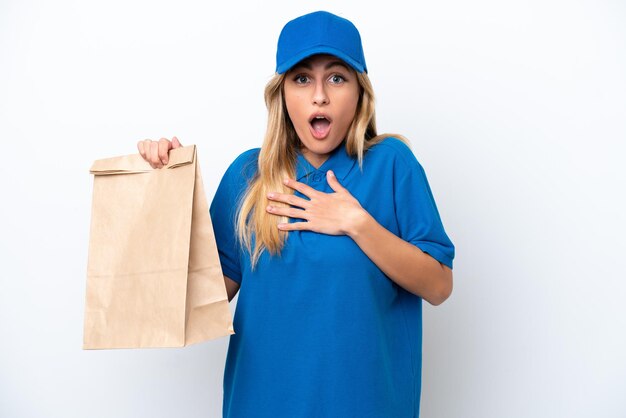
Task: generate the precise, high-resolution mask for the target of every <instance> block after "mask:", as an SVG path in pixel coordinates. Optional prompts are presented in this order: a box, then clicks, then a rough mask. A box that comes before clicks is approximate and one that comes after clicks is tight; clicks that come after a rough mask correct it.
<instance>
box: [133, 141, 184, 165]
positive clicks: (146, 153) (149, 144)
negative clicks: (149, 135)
mask: <svg viewBox="0 0 626 418" xmlns="http://www.w3.org/2000/svg"><path fill="white" fill-rule="evenodd" d="M179 147H182V145H181V143H180V142H179V141H178V138H176V137H172V140H171V141H170V140H168V139H166V138H161V139H159V140H158V141H153V140H151V139H144V140H143V141H139V142H137V149H138V150H139V154H141V156H142V157H143V159H144V160H146V161H147V162H148V163H149V164H150V166H151V167H152V168H163V166H165V165H166V164H167V162H168V161H169V152H170V150H171V149H173V148H179Z"/></svg>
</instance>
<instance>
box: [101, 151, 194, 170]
mask: <svg viewBox="0 0 626 418" xmlns="http://www.w3.org/2000/svg"><path fill="white" fill-rule="evenodd" d="M195 155H196V146H195V145H187V146H186V147H180V148H173V149H171V150H170V152H169V161H168V163H167V165H165V166H163V168H160V169H154V168H152V167H150V164H149V163H148V162H147V161H146V160H144V159H143V157H142V156H141V155H139V154H138V153H137V154H131V155H123V156H121V157H112V158H104V159H101V160H96V161H94V163H93V165H92V166H91V168H90V169H89V173H91V174H94V175H97V176H103V175H111V174H136V173H147V172H150V171H154V170H163V169H164V168H176V167H180V166H182V165H187V164H191V163H193V160H194V158H195Z"/></svg>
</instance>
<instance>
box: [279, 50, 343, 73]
mask: <svg viewBox="0 0 626 418" xmlns="http://www.w3.org/2000/svg"><path fill="white" fill-rule="evenodd" d="M316 66H321V67H324V68H326V69H328V68H331V67H334V66H340V67H343V68H345V69H346V70H348V71H352V72H354V70H353V69H352V68H351V67H350V66H349V65H348V64H347V63H346V62H345V61H343V60H342V59H340V58H338V57H336V56H334V55H329V54H316V55H312V56H310V57H307V58H305V59H303V60H302V61H300V62H298V63H297V64H296V65H294V66H293V67H291V69H290V70H289V71H293V70H295V69H298V68H307V69H312V68H313V67H316Z"/></svg>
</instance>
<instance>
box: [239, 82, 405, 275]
mask: <svg viewBox="0 0 626 418" xmlns="http://www.w3.org/2000/svg"><path fill="white" fill-rule="evenodd" d="M356 75H357V79H358V83H359V86H360V94H359V101H358V104H357V110H356V113H355V116H354V120H353V121H352V124H351V125H350V128H349V129H348V133H347V135H346V141H345V142H346V144H345V147H346V152H347V153H348V155H350V156H356V157H357V159H358V162H359V168H360V169H361V171H362V170H363V154H364V152H365V151H367V149H369V148H370V147H371V146H373V145H375V144H377V143H378V142H380V141H382V140H383V139H385V138H387V137H390V136H393V137H395V138H398V139H400V140H402V141H403V142H405V143H406V144H407V145H409V146H410V143H409V141H408V140H407V139H406V138H405V137H403V136H402V135H396V134H383V135H378V134H377V133H376V120H375V112H374V91H373V89H372V85H371V83H370V80H369V77H368V76H367V74H366V73H356ZM284 82H285V74H275V75H274V76H273V77H272V78H271V79H270V81H269V82H268V83H267V85H266V86H265V105H266V106H267V110H268V120H267V131H266V133H265V139H264V140H263V145H262V146H261V151H260V153H259V156H258V171H257V173H256V175H255V177H254V178H253V179H252V181H251V183H250V184H249V186H248V189H247V190H246V192H245V194H244V195H243V196H242V198H241V203H240V205H239V207H238V210H237V215H236V224H235V231H236V232H235V233H236V235H237V238H238V239H239V242H240V243H241V245H242V246H243V247H244V248H245V249H246V250H247V251H248V253H250V256H251V266H252V270H254V268H255V266H256V264H257V262H258V260H259V257H260V256H261V253H262V252H263V251H264V250H268V251H269V253H270V254H271V255H279V256H280V253H281V250H282V248H283V246H284V243H285V240H286V239H287V236H288V233H289V232H288V231H281V230H279V229H278V228H277V225H278V224H279V223H283V222H284V223H287V222H289V218H288V217H287V216H279V215H274V214H271V213H268V212H267V211H266V210H265V208H266V207H267V205H268V204H269V202H270V200H269V199H268V198H267V194H268V193H269V192H270V191H278V192H281V193H285V194H293V193H294V190H293V189H291V188H289V187H287V186H285V185H284V184H283V181H282V180H283V179H284V178H286V177H289V178H295V175H296V160H297V151H298V148H299V147H301V142H300V140H299V138H298V136H297V135H296V131H295V129H294V127H293V124H292V122H291V120H290V119H289V116H288V114H287V111H286V105H285V99H284ZM339 146H342V145H339ZM272 205H273V206H279V207H289V206H290V205H289V204H286V203H283V202H278V201H272ZM253 235H254V241H255V242H254V248H252V246H253V243H252V237H253Z"/></svg>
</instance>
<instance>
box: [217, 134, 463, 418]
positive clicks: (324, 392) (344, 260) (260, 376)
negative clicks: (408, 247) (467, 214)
mask: <svg viewBox="0 0 626 418" xmlns="http://www.w3.org/2000/svg"><path fill="white" fill-rule="evenodd" d="M259 150H260V149H259V148H255V149H251V150H248V151H246V152H244V153H242V154H241V155H239V156H238V157H237V158H236V159H235V161H234V162H233V163H232V164H231V165H230V166H229V168H228V169H227V171H226V173H225V174H224V177H223V178H222V181H221V182H220V185H219V186H218V189H217V191H216V193H215V197H214V199H213V202H212V203H211V208H210V213H211V218H212V221H213V228H214V230H215V238H216V242H217V246H218V251H219V256H220V260H221V265H222V269H223V272H224V275H226V276H228V277H230V278H231V279H233V280H235V281H236V282H238V283H240V284H241V287H240V290H239V299H238V301H237V307H236V311H235V316H234V324H233V325H234V329H235V334H233V335H231V336H230V342H229V346H228V354H227V358H226V366H225V370H224V403H223V416H224V417H227V418H252V417H254V418H263V417H268V418H325V417H330V418H335V417H337V418H349V417H355V418H356V417H358V418H368V417H371V418H414V417H417V416H418V415H419V403H420V390H421V369H422V367H421V361H422V299H421V298H420V297H418V296H416V295H414V294H412V293H410V292H408V291H406V290H404V289H403V288H401V287H400V286H398V285H397V284H396V283H395V282H393V281H392V280H391V279H389V278H388V277H387V276H386V275H385V274H384V273H383V272H382V271H381V270H380V269H379V268H378V267H377V266H376V265H375V264H374V263H373V262H372V261H371V260H370V259H369V258H368V257H367V255H366V254H365V253H364V252H363V251H362V250H361V249H360V248H359V246H358V245H356V243H355V242H354V241H353V240H352V239H351V238H350V237H348V236H346V235H340V236H333V235H325V234H320V233H316V232H312V231H290V232H289V237H288V239H287V241H286V243H285V247H284V248H283V250H282V254H281V256H270V255H269V254H268V252H267V251H264V252H263V254H262V256H261V257H260V259H259V263H258V265H257V267H256V270H255V271H254V272H252V271H251V267H250V257H249V254H247V252H246V251H245V250H242V249H241V248H240V247H238V245H237V241H236V237H235V233H234V216H235V212H236V208H237V205H238V202H239V199H240V198H241V196H242V195H243V193H244V191H245V188H246V187H247V185H248V182H250V181H251V180H252V178H253V176H254V174H255V173H256V170H257V157H258V154H259ZM327 170H333V172H334V173H335V174H336V176H337V179H338V180H339V182H340V183H341V184H342V185H343V186H344V187H345V188H347V189H348V191H349V192H350V193H351V194H352V195H353V196H354V197H355V198H356V199H357V200H358V201H359V203H360V204H361V206H363V208H364V209H366V210H367V211H368V212H369V213H370V214H371V215H372V216H373V217H374V218H375V219H376V220H377V221H378V222H379V223H380V224H381V225H382V226H384V227H385V228H387V229H388V230H389V231H391V232H393V233H394V234H395V235H397V236H399V237H401V238H402V239H404V240H405V241H408V242H410V243H412V244H414V245H416V246H417V247H419V248H420V249H421V250H422V251H424V252H427V253H428V254H430V255H431V256H432V257H434V258H435V259H437V260H438V261H440V262H442V263H443V264H445V265H447V266H448V267H450V268H452V260H453V258H454V245H453V244H452V242H451V241H450V239H449V238H448V236H447V235H446V233H445V231H444V227H443V224H442V222H441V219H440V217H439V213H438V211H437V207H436V205H435V201H434V199H433V195H432V193H431V190H430V186H429V185H428V181H427V179H426V175H425V173H424V170H423V168H422V166H421V165H420V164H419V162H418V161H417V159H416V158H415V156H414V154H413V153H412V151H411V150H410V148H409V147H407V146H406V145H405V144H404V143H403V142H401V141H400V140H398V139H396V138H386V139H384V140H383V141H382V142H381V143H379V144H377V145H374V146H373V147H371V148H370V149H369V150H368V151H366V152H365V154H364V158H363V171H362V172H361V171H360V170H359V164H358V161H357V159H356V158H353V157H350V156H349V155H348V154H347V152H346V150H345V146H344V144H343V143H342V144H340V145H339V146H338V147H337V148H336V149H335V150H334V151H333V152H332V153H331V155H330V156H329V157H328V159H327V160H326V161H325V162H324V164H322V166H321V167H320V168H319V169H316V168H315V167H314V166H313V165H311V164H310V163H309V162H308V161H307V160H306V159H305V158H304V157H303V156H302V154H299V155H298V161H297V173H296V179H297V180H298V181H299V182H303V183H306V184H308V185H309V186H311V187H313V188H315V189H316V190H320V191H324V192H327V193H332V192H333V190H332V188H331V187H330V185H328V183H327V181H326V171H327ZM296 195H298V196H300V197H303V198H305V199H308V198H307V197H306V196H303V195H302V194H300V193H299V192H296ZM261 210H265V208H262V209H261ZM289 221H290V222H300V221H303V220H298V219H293V218H291V219H290V220H289Z"/></svg>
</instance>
